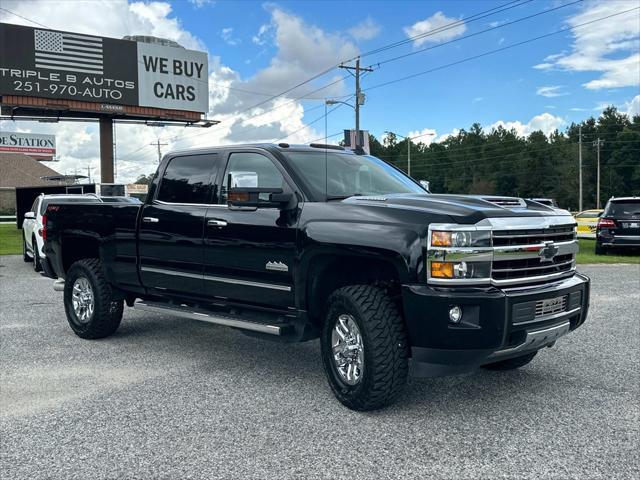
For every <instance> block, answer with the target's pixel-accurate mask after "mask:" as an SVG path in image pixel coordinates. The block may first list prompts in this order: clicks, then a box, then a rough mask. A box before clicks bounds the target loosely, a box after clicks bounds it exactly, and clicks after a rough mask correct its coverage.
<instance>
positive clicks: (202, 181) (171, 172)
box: [156, 154, 216, 203]
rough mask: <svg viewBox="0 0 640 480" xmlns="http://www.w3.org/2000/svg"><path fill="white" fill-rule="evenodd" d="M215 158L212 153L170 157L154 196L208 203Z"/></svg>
mask: <svg viewBox="0 0 640 480" xmlns="http://www.w3.org/2000/svg"><path fill="white" fill-rule="evenodd" d="M215 160H216V155H212V154H209V155H189V156H185V157H175V158H173V159H171V161H170V162H169V165H167V168H166V170H165V171H164V175H163V177H162V181H161V182H160V190H159V191H158V196H157V197H156V198H157V199H158V200H161V201H163V202H171V203H210V201H211V175H212V173H213V168H214V165H215Z"/></svg>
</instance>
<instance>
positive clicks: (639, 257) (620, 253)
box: [576, 238, 640, 264]
mask: <svg viewBox="0 0 640 480" xmlns="http://www.w3.org/2000/svg"><path fill="white" fill-rule="evenodd" d="M579 242H580V252H579V253H578V258H577V259H576V260H577V262H578V264H582V263H637V264H640V249H637V248H636V249H630V248H626V249H624V250H613V251H611V252H610V253H607V254H606V255H596V241H595V240H590V239H585V238H581V239H580V240H579Z"/></svg>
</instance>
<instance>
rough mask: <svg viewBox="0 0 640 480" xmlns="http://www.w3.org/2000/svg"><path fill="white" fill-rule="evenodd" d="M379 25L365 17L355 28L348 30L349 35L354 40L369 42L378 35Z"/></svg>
mask: <svg viewBox="0 0 640 480" xmlns="http://www.w3.org/2000/svg"><path fill="white" fill-rule="evenodd" d="M380 30H381V28H380V25H378V24H377V23H376V22H375V20H373V18H371V17H367V18H366V19H365V20H363V21H362V22H360V23H358V24H357V25H356V26H354V27H351V28H350V29H349V34H350V35H351V36H352V37H353V38H355V39H356V40H371V39H372V38H375V37H377V36H378V34H379V33H380Z"/></svg>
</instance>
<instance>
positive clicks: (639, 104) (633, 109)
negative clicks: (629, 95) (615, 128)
mask: <svg viewBox="0 0 640 480" xmlns="http://www.w3.org/2000/svg"><path fill="white" fill-rule="evenodd" d="M625 107H626V109H627V111H626V113H627V115H628V116H629V118H633V117H634V116H637V115H640V95H636V96H635V97H633V99H632V100H631V101H630V102H627V103H625Z"/></svg>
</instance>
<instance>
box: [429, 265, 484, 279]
mask: <svg viewBox="0 0 640 480" xmlns="http://www.w3.org/2000/svg"><path fill="white" fill-rule="evenodd" d="M430 265H431V271H430V273H431V278H443V279H460V280H462V279H465V278H476V279H479V278H488V277H489V276H490V275H491V262H464V261H463V262H438V261H432V262H430Z"/></svg>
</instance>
